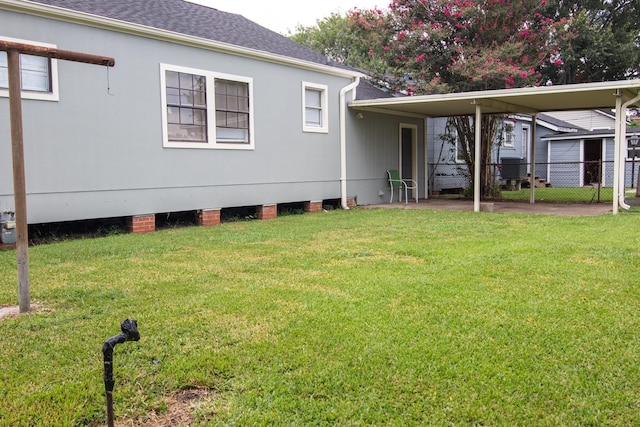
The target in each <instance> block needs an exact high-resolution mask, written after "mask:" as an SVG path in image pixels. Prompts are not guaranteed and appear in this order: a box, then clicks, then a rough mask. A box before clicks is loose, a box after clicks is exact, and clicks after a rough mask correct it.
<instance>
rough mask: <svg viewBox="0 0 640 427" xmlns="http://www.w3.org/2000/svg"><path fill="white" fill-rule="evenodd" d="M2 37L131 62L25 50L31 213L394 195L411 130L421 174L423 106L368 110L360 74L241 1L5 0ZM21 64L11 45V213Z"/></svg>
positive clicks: (128, 212) (5, 163)
mask: <svg viewBox="0 0 640 427" xmlns="http://www.w3.org/2000/svg"><path fill="white" fill-rule="evenodd" d="M0 37H1V38H2V39H4V40H10V41H19V42H23V43H28V44H34V45H43V46H49V47H57V48H59V49H64V50H70V51H77V52H82V53H90V54H95V55H103V56H110V57H113V58H114V59H115V63H116V65H115V67H114V68H111V69H106V68H103V67H99V66H94V65H86V64H80V63H75V62H67V61H61V60H55V59H53V60H49V59H47V58H44V57H30V56H26V55H23V56H22V58H21V60H22V62H21V64H22V85H23V100H22V108H23V123H24V126H23V128H24V141H25V142H24V146H25V159H26V160H25V163H26V188H27V205H28V222H29V223H46V222H58V221H73V220H82V219H91V218H109V217H127V218H128V219H129V223H130V224H131V228H132V229H135V223H137V222H140V223H141V224H142V223H145V221H146V222H149V221H150V220H153V218H154V215H155V214H157V213H168V212H185V211H194V212H198V213H200V214H201V215H202V216H205V217H207V218H213V219H209V220H206V219H205V222H207V221H209V222H211V221H214V222H215V221H216V219H215V218H216V216H217V215H219V213H220V209H224V208H228V207H247V206H255V207H256V209H257V213H258V215H259V216H260V217H262V218H269V217H273V216H275V215H276V207H277V205H278V204H284V203H304V205H305V209H306V210H309V211H315V210H320V209H321V208H322V206H323V201H326V200H336V199H338V200H341V201H342V202H343V205H346V204H347V203H355V202H356V196H357V194H358V192H359V191H361V192H362V193H363V194H365V193H364V191H362V188H363V187H362V185H364V186H365V187H368V186H370V187H371V188H370V191H369V192H370V193H371V194H372V197H366V196H365V197H364V200H363V201H361V203H374V202H381V201H385V200H388V199H387V195H388V192H389V190H388V186H387V185H385V184H386V181H385V180H384V174H385V170H386V169H391V168H397V167H398V151H397V150H398V146H397V144H390V143H389V141H391V140H396V141H397V138H398V133H399V132H400V133H401V135H402V138H403V141H405V143H406V144H409V145H410V146H411V147H410V148H405V150H410V151H411V152H410V153H408V154H406V156H408V157H409V160H408V162H409V163H407V164H409V165H410V166H408V167H407V169H411V170H410V171H409V172H407V171H405V175H406V173H412V174H413V176H414V177H416V178H417V175H418V172H417V171H418V163H417V159H418V156H420V155H421V153H419V152H418V144H417V141H418V139H420V140H422V138H423V137H422V132H423V128H422V125H423V120H421V119H417V118H413V117H401V116H383V117H375V118H372V117H368V118H365V119H364V120H362V119H359V118H357V117H356V113H355V112H353V111H349V110H348V109H346V103H347V102H348V101H349V100H351V99H352V98H353V93H354V89H355V83H356V82H357V81H358V79H359V77H360V76H361V74H360V73H359V72H357V71H354V70H351V69H347V68H345V67H342V66H340V65H338V64H335V63H332V62H330V61H329V60H328V59H327V58H326V57H324V56H323V55H320V54H318V53H316V52H314V51H312V50H310V49H307V48H306V47H303V46H300V45H298V44H296V43H294V42H293V41H291V40H289V39H288V38H286V37H284V36H282V35H280V34H277V33H275V32H272V31H270V30H268V29H266V28H263V27H261V26H259V25H257V24H255V23H253V22H251V21H249V20H247V19H245V18H243V17H242V16H240V15H236V14H230V13H225V12H222V11H219V10H216V9H212V8H208V7H204V6H200V5H197V4H193V3H189V2H186V1H181V0H136V1H133V2H126V5H123V3H122V2H115V1H107V0H102V1H98V0H87V1H75V0H35V1H22V0H0ZM6 64H7V62H6V54H5V53H4V52H0V118H1V120H2V123H3V124H2V126H0V129H1V130H0V212H1V211H7V210H9V211H10V210H13V208H14V205H13V186H12V180H13V178H12V172H11V171H12V165H11V148H10V147H11V144H10V134H9V119H8V118H9V102H8V99H7V90H6V87H7V68H6V67H7V65H6ZM3 88H4V89H3ZM359 91H362V93H363V94H364V95H363V96H368V97H371V96H384V93H382V92H380V91H378V90H376V89H375V88H373V87H371V86H369V85H366V84H361V85H360V88H359V89H358V92H359ZM346 139H349V145H348V147H347V146H346ZM347 166H348V167H347ZM346 171H348V174H349V175H347V172H346ZM347 181H349V183H350V185H351V183H353V186H352V187H351V188H349V189H348V190H347V187H346V183H347ZM371 181H373V183H372V182H371ZM363 183H364V184H363ZM347 191H348V194H347ZM379 192H381V193H382V195H378V194H379ZM420 196H421V197H423V196H424V190H423V189H421V190H420Z"/></svg>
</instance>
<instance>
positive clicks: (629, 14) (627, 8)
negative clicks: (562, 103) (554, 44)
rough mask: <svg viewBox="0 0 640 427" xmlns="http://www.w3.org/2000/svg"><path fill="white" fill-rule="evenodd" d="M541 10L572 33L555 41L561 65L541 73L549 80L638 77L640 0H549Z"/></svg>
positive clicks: (578, 81) (566, 80)
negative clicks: (561, 20)
mask: <svg viewBox="0 0 640 427" xmlns="http://www.w3.org/2000/svg"><path fill="white" fill-rule="evenodd" d="M545 12H546V13H547V14H549V15H550V16H554V17H556V18H565V19H567V20H569V21H570V22H571V30H570V31H572V32H573V34H574V37H572V38H569V39H565V40H561V41H560V43H559V47H560V51H561V52H562V59H563V64H562V66H561V67H558V68H557V69H553V70H548V71H550V72H549V73H548V74H547V75H545V77H546V78H548V79H549V80H551V81H552V82H553V83H555V84H568V83H587V82H595V81H611V80H624V79H628V78H637V77H640V0H583V1H567V0H550V1H549V2H548V4H547V6H546V9H545Z"/></svg>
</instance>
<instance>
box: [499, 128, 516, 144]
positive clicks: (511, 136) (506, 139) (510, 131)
mask: <svg viewBox="0 0 640 427" xmlns="http://www.w3.org/2000/svg"><path fill="white" fill-rule="evenodd" d="M514 141H515V126H514V125H513V124H511V123H503V124H502V146H503V147H514Z"/></svg>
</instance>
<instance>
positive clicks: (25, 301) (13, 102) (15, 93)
mask: <svg viewBox="0 0 640 427" xmlns="http://www.w3.org/2000/svg"><path fill="white" fill-rule="evenodd" d="M7 65H8V69H9V115H10V117H11V154H12V160H13V194H14V198H15V211H16V256H17V259H18V305H19V306H20V313H26V312H28V311H29V309H30V297H29V293H30V290H29V288H30V286H29V251H28V247H29V236H28V226H27V194H26V190H25V188H26V187H25V178H24V175H25V174H24V145H23V136H22V99H21V95H20V53H19V52H18V51H17V50H9V51H7Z"/></svg>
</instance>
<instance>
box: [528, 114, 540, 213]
mask: <svg viewBox="0 0 640 427" xmlns="http://www.w3.org/2000/svg"><path fill="white" fill-rule="evenodd" d="M537 125H538V115H537V114H534V115H532V116H531V150H529V152H530V153H531V159H530V161H531V175H530V176H529V179H530V181H529V189H530V190H531V191H530V194H529V203H530V204H532V205H533V204H535V202H536V127H537Z"/></svg>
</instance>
